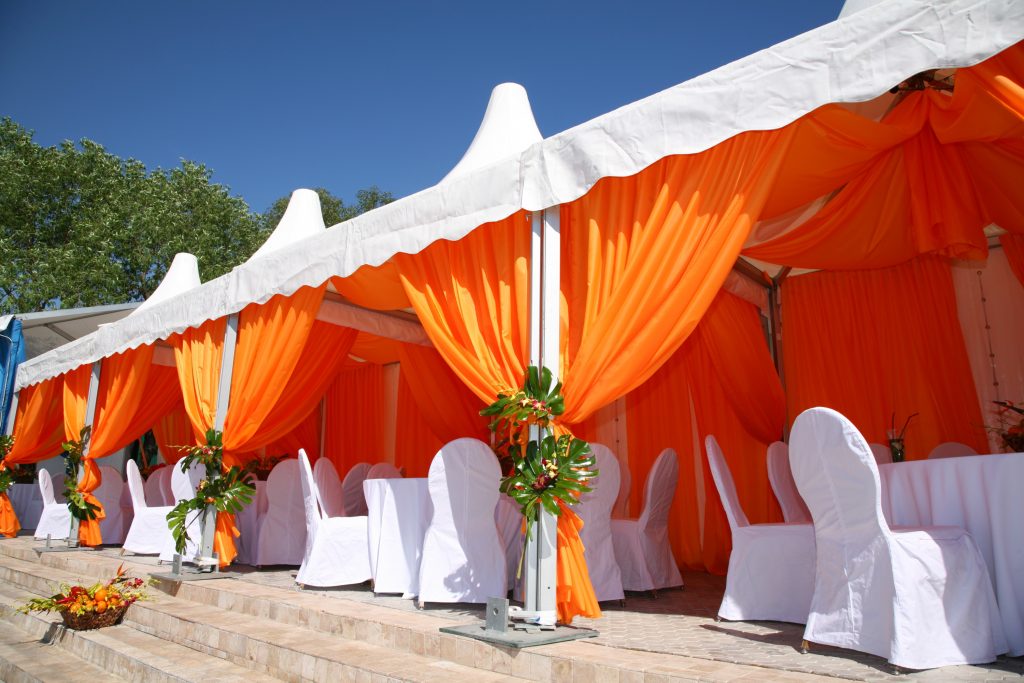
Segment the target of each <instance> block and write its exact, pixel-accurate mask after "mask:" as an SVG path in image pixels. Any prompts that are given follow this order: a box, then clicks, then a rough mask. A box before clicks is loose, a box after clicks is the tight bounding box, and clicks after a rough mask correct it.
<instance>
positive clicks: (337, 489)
mask: <svg viewBox="0 0 1024 683" xmlns="http://www.w3.org/2000/svg"><path fill="white" fill-rule="evenodd" d="M313 481H315V482H316V490H317V496H318V497H317V501H318V502H319V503H320V509H321V510H323V512H324V515H326V516H327V517H343V516H344V515H345V503H344V501H343V500H342V494H341V477H339V476H338V470H336V469H334V463H333V462H331V461H330V460H328V459H327V458H319V459H317V461H316V464H315V465H313Z"/></svg>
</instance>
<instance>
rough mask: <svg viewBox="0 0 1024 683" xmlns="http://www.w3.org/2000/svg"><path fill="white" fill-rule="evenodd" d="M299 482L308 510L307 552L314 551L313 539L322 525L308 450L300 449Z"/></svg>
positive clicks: (304, 506) (307, 555)
mask: <svg viewBox="0 0 1024 683" xmlns="http://www.w3.org/2000/svg"><path fill="white" fill-rule="evenodd" d="M299 468H300V471H299V474H300V476H299V483H300V484H301V485H302V506H303V509H304V510H305V512H306V554H305V557H309V555H310V553H311V552H312V551H313V541H314V540H315V539H316V532H317V529H318V528H319V526H320V519H321V513H320V497H319V495H317V491H316V482H315V481H314V480H313V468H311V467H310V466H309V458H308V457H306V451H305V450H303V449H301V448H300V449H299Z"/></svg>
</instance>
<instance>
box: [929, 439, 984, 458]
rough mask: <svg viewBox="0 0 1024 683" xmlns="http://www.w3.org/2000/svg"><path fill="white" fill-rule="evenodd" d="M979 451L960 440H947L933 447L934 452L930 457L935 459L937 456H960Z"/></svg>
mask: <svg viewBox="0 0 1024 683" xmlns="http://www.w3.org/2000/svg"><path fill="white" fill-rule="evenodd" d="M977 454H978V451H976V450H974V449H973V448H971V447H970V446H968V445H967V444H965V443H960V442H959V441H946V442H945V443H940V444H939V445H938V446H936V447H935V448H933V449H932V452H931V453H929V454H928V459H929V460H933V459H935V458H959V457H962V456H965V455H977Z"/></svg>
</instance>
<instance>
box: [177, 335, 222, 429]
mask: <svg viewBox="0 0 1024 683" xmlns="http://www.w3.org/2000/svg"><path fill="white" fill-rule="evenodd" d="M226 327H227V318H218V319H217V320H208V321H206V322H205V323H203V324H202V325H200V326H199V327H191V328H189V329H187V330H185V331H184V332H182V333H181V334H177V335H174V336H173V337H171V339H170V341H171V345H172V346H173V347H174V365H175V367H176V368H177V370H178V382H179V384H180V386H181V396H182V401H183V405H184V407H185V414H186V415H188V417H189V419H190V420H191V421H192V429H193V430H194V431H195V433H196V434H200V435H205V434H206V432H207V430H209V429H210V428H212V427H213V420H214V417H215V416H216V413H217V384H218V383H219V382H220V359H221V350H222V349H223V347H224V330H225V328H226Z"/></svg>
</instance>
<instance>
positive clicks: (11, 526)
mask: <svg viewBox="0 0 1024 683" xmlns="http://www.w3.org/2000/svg"><path fill="white" fill-rule="evenodd" d="M6 468H7V466H6V465H4V464H3V463H0V470H4V469H6ZM19 531H21V522H19V521H18V515H17V513H15V512H14V506H13V505H11V499H10V498H9V497H8V496H7V492H6V491H5V492H3V493H0V535H2V536H5V537H7V538H14V537H15V536H17V535H18V532H19Z"/></svg>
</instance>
